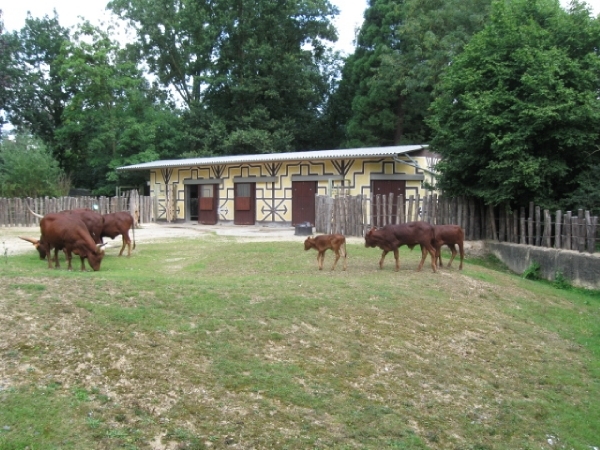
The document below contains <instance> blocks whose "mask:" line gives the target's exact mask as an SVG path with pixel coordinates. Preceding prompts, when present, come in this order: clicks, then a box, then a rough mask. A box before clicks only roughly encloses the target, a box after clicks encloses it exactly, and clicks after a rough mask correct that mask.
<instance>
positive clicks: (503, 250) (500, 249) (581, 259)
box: [484, 241, 600, 289]
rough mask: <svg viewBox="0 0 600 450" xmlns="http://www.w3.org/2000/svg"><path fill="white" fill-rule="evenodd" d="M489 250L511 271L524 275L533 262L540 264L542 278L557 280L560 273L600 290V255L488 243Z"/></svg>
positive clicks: (573, 282) (583, 285)
mask: <svg viewBox="0 0 600 450" xmlns="http://www.w3.org/2000/svg"><path fill="white" fill-rule="evenodd" d="M484 245H485V249H486V251H488V252H489V253H491V254H493V255H494V256H496V257H497V258H498V259H500V260H501V261H502V262H503V263H504V264H506V265H507V266H508V268H509V269H510V270H512V271H513V272H516V273H518V274H522V273H523V272H524V271H525V270H526V269H527V268H528V267H529V266H530V265H531V264H532V263H533V262H537V263H538V264H539V265H540V275H541V276H542V277H543V278H545V279H546V280H554V278H555V275H556V273H557V272H560V273H561V274H562V275H563V276H564V277H565V278H566V279H567V280H569V282H570V283H571V284H573V285H574V286H580V287H585V288H590V289H600V254H598V253H594V254H593V255H591V254H589V253H579V252H575V251H570V250H555V249H552V248H545V247H533V246H530V245H520V244H508V243H505V242H493V241H486V242H485V244H484Z"/></svg>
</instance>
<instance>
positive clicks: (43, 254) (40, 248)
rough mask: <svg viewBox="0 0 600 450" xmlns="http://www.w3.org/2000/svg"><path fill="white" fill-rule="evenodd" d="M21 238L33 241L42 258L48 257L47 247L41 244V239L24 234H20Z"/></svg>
mask: <svg viewBox="0 0 600 450" xmlns="http://www.w3.org/2000/svg"><path fill="white" fill-rule="evenodd" d="M19 238H21V239H23V240H24V241H27V242H31V243H32V244H33V246H34V247H35V249H36V250H37V251H38V253H39V254H40V259H46V249H45V248H44V246H43V245H40V240H39V239H35V238H28V237H23V236H19Z"/></svg>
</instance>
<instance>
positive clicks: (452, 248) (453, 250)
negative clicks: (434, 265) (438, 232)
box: [448, 244, 458, 267]
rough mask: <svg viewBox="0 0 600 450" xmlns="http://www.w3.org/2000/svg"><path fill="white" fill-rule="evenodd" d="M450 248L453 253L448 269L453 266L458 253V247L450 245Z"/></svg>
mask: <svg viewBox="0 0 600 450" xmlns="http://www.w3.org/2000/svg"><path fill="white" fill-rule="evenodd" d="M448 247H449V248H450V251H451V252H452V256H451V257H450V262H449V263H448V267H450V266H451V265H452V261H454V258H455V257H456V254H457V253H458V252H457V251H456V245H454V244H448Z"/></svg>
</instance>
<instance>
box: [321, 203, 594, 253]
mask: <svg viewBox="0 0 600 450" xmlns="http://www.w3.org/2000/svg"><path fill="white" fill-rule="evenodd" d="M420 220H422V221H425V222H428V223H431V224H433V225H441V224H456V225H460V226H461V227H462V228H463V229H464V230H465V239H467V240H471V241H472V240H480V239H492V240H497V241H500V242H512V243H516V244H528V245H535V246H543V247H552V248H559V249H570V250H577V251H580V252H584V251H587V252H590V253H593V252H595V250H596V245H597V243H598V242H600V239H598V231H599V230H598V217H597V216H593V217H592V216H591V214H590V212H589V211H584V210H578V211H576V212H571V211H567V212H565V213H563V212H562V211H555V212H554V213H550V211H549V210H543V211H542V210H541V209H540V207H539V206H535V205H534V204H533V203H531V204H530V205H529V207H528V208H520V209H519V210H518V211H517V210H509V209H508V208H506V207H502V206H499V207H490V206H485V205H484V204H483V203H482V202H481V201H478V200H475V199H466V198H446V197H443V196H439V197H438V196H437V195H436V194H433V195H428V196H424V197H419V196H418V195H417V196H412V195H411V196H410V197H408V198H406V199H405V198H404V197H403V196H402V195H400V196H398V197H394V196H393V194H390V195H389V196H379V195H377V196H374V197H371V198H370V197H365V196H360V195H358V196H350V195H340V196H337V197H327V196H320V195H318V196H317V197H316V220H315V230H316V232H317V233H327V234H329V233H342V234H344V235H347V236H364V233H365V232H366V230H368V229H369V228H371V227H373V226H375V227H382V226H385V225H387V224H395V223H404V222H412V221H420Z"/></svg>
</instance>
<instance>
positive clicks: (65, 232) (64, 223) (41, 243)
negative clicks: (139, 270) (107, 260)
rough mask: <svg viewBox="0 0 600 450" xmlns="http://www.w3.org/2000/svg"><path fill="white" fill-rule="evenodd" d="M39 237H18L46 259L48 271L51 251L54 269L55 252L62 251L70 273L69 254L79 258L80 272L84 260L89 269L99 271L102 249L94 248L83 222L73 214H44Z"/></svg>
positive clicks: (58, 265)
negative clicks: (30, 244) (32, 246)
mask: <svg viewBox="0 0 600 450" xmlns="http://www.w3.org/2000/svg"><path fill="white" fill-rule="evenodd" d="M40 231H41V233H42V235H41V236H40V238H39V239H33V238H25V237H21V239H24V240H26V241H28V242H31V243H32V244H33V245H34V246H35V248H36V249H37V250H38V252H39V253H40V256H41V255H42V254H44V255H46V257H47V258H48V268H49V269H51V268H52V258H51V252H52V249H54V267H55V268H59V267H60V264H59V262H58V251H59V250H64V251H65V254H66V255H67V263H68V269H69V270H72V269H73V267H72V266H71V259H72V254H73V253H74V254H76V255H78V256H79V257H80V258H81V270H85V262H84V259H85V258H87V260H88V263H89V265H90V267H91V268H92V269H93V270H95V271H96V270H100V263H101V262H102V258H103V257H104V250H102V249H101V245H97V244H96V243H95V242H94V240H93V239H92V236H91V235H90V232H89V231H88V229H87V227H86V226H85V224H84V223H83V221H82V220H81V219H80V218H79V217H77V216H76V215H71V214H61V213H52V214H46V215H45V216H44V217H43V218H42V220H41V221H40Z"/></svg>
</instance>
